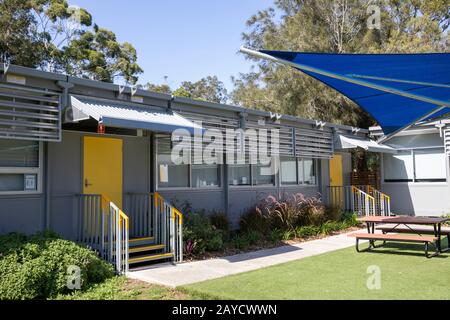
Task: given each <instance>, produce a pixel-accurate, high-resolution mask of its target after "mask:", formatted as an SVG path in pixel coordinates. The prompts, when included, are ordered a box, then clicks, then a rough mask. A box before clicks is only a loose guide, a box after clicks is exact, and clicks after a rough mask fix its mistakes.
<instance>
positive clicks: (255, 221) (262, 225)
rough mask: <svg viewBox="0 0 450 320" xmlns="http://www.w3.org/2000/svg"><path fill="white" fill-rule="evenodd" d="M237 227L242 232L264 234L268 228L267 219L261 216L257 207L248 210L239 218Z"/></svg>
mask: <svg viewBox="0 0 450 320" xmlns="http://www.w3.org/2000/svg"><path fill="white" fill-rule="evenodd" d="M239 227H240V230H241V231H242V232H248V231H256V232H259V233H261V234H266V233H267V232H268V231H269V230H270V227H269V225H268V221H267V219H266V218H265V217H264V216H263V215H262V212H261V210H257V207H251V208H248V209H247V210H246V211H245V212H244V214H243V215H242V216H241V219H240V221H239Z"/></svg>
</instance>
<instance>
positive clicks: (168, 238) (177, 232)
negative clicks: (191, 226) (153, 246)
mask: <svg viewBox="0 0 450 320" xmlns="http://www.w3.org/2000/svg"><path fill="white" fill-rule="evenodd" d="M153 199H154V207H155V211H156V216H157V217H159V219H160V223H159V224H160V226H161V227H160V228H157V229H159V232H157V237H158V238H159V240H160V243H162V244H165V245H166V252H173V255H174V261H175V262H181V261H183V215H182V213H181V212H180V211H179V210H177V209H176V208H175V207H174V206H172V205H170V204H169V203H168V202H167V201H165V200H164V198H163V197H162V196H161V195H160V194H159V193H156V192H155V193H154V195H153Z"/></svg>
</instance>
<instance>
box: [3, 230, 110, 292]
mask: <svg viewBox="0 0 450 320" xmlns="http://www.w3.org/2000/svg"><path fill="white" fill-rule="evenodd" d="M69 266H77V267H79V268H80V271H81V275H80V276H81V289H82V290H84V289H86V288H88V287H90V286H91V285H92V284H94V283H99V282H102V281H104V280H105V279H107V278H109V277H112V276H113V275H114V270H113V267H112V266H111V265H110V264H108V263H106V262H105V261H103V260H101V259H100V258H99V257H98V256H97V255H96V254H95V253H94V252H93V251H91V250H89V249H87V248H83V247H81V246H79V245H77V244H76V243H74V242H71V241H67V240H63V239H60V238H58V236H56V235H55V234H53V233H48V232H47V233H41V234H37V235H34V236H29V237H27V236H25V235H22V234H10V235H6V236H0V299H15V300H17V299H38V298H41V299H43V298H51V297H55V296H56V295H58V294H67V293H69V292H71V291H72V290H70V289H69V288H68V286H67V283H68V279H69V277H68V276H69V274H68V268H69Z"/></svg>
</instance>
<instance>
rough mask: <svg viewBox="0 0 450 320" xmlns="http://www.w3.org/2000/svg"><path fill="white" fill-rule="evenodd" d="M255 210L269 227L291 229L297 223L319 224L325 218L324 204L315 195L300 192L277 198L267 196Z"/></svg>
mask: <svg viewBox="0 0 450 320" xmlns="http://www.w3.org/2000/svg"><path fill="white" fill-rule="evenodd" d="M256 212H257V213H258V214H259V215H260V216H261V217H262V218H263V220H265V222H263V223H264V224H265V225H267V226H268V228H269V229H280V230H289V231H292V230H294V229H295V227H296V226H298V225H320V224H321V223H322V222H324V220H325V218H326V217H325V206H324V205H323V204H322V202H321V201H320V199H318V198H316V197H305V196H304V195H303V194H301V193H297V194H294V195H289V196H287V197H284V198H281V199H277V198H276V197H274V196H268V197H267V198H266V199H264V200H263V201H261V202H260V203H259V204H258V206H257V208H256Z"/></svg>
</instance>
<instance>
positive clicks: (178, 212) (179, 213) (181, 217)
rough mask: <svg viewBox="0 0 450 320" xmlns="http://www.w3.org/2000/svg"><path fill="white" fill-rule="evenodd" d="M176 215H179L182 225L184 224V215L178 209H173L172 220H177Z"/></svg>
mask: <svg viewBox="0 0 450 320" xmlns="http://www.w3.org/2000/svg"><path fill="white" fill-rule="evenodd" d="M175 215H177V216H178V217H179V219H180V224H183V214H182V213H181V211H180V210H178V209H177V208H175V207H172V219H175Z"/></svg>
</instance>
